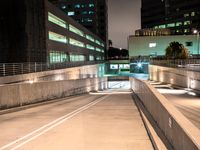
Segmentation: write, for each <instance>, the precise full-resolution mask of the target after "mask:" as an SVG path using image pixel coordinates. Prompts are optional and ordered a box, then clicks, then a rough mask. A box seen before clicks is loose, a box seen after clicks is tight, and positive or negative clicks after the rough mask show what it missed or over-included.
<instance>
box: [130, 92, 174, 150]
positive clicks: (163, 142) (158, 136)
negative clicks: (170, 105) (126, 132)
mask: <svg viewBox="0 0 200 150" xmlns="http://www.w3.org/2000/svg"><path fill="white" fill-rule="evenodd" d="M132 96H133V99H134V101H135V103H136V106H137V108H138V110H139V112H140V116H141V118H142V120H143V122H144V125H145V127H146V130H147V133H148V135H149V137H150V139H151V142H152V144H153V147H154V149H155V150H167V149H172V147H171V145H170V143H169V142H168V140H167V139H166V137H165V136H164V135H163V134H162V131H161V129H160V128H159V127H158V126H157V124H156V122H155V121H154V119H153V118H152V116H151V114H150V113H149V112H148V111H147V110H146V109H145V107H144V106H143V105H142V103H141V101H140V99H139V98H138V97H137V95H136V94H135V93H133V94H132ZM147 118H148V119H147Z"/></svg>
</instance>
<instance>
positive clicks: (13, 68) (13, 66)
mask: <svg viewBox="0 0 200 150" xmlns="http://www.w3.org/2000/svg"><path fill="white" fill-rule="evenodd" d="M12 70H13V75H15V64H13V65H12Z"/></svg>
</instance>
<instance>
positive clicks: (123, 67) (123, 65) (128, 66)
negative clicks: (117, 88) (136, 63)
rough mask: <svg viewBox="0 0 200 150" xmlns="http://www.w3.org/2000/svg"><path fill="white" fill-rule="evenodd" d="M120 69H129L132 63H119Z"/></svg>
mask: <svg viewBox="0 0 200 150" xmlns="http://www.w3.org/2000/svg"><path fill="white" fill-rule="evenodd" d="M119 68H120V69H129V68H130V65H129V64H119Z"/></svg>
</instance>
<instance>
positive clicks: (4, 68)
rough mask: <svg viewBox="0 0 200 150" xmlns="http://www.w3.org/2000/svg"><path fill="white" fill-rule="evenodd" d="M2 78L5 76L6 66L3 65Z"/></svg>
mask: <svg viewBox="0 0 200 150" xmlns="http://www.w3.org/2000/svg"><path fill="white" fill-rule="evenodd" d="M3 76H6V64H3Z"/></svg>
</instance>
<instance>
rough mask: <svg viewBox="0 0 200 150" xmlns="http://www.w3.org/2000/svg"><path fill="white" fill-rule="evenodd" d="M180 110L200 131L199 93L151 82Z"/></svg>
mask: <svg viewBox="0 0 200 150" xmlns="http://www.w3.org/2000/svg"><path fill="white" fill-rule="evenodd" d="M150 84H152V85H153V86H154V87H155V88H156V89H157V90H158V91H159V92H160V93H161V94H163V95H164V96H165V97H166V98H167V99H168V100H169V101H170V102H172V104H174V106H176V108H178V110H179V111H180V112H181V113H182V114H183V115H184V116H185V117H186V118H188V119H189V120H190V121H191V122H192V123H193V124H194V125H195V126H196V127H197V128H199V129H200V95H199V93H197V91H193V90H191V89H187V88H181V87H175V86H172V85H170V84H164V83H160V82H152V81H151V82H150Z"/></svg>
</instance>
